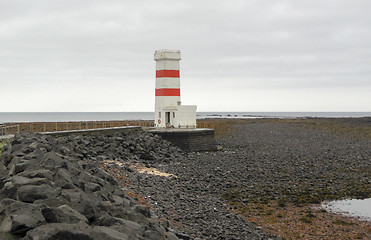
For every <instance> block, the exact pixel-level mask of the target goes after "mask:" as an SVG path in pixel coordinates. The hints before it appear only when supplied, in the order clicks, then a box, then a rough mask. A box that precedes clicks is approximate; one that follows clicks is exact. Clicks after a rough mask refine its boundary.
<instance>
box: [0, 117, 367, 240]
mask: <svg viewBox="0 0 371 240" xmlns="http://www.w3.org/2000/svg"><path fill="white" fill-rule="evenodd" d="M357 121H358V123H357ZM350 122H352V121H351V120H350ZM355 123H356V125H357V124H359V120H356V121H355ZM362 124H364V125H363V126H366V128H367V129H368V130H370V129H369V128H371V127H370V126H371V125H370V121H369V119H365V120H364V121H362ZM221 129H223V132H221V131H217V132H218V134H219V138H218V142H219V144H220V145H221V146H223V150H222V151H216V152H204V153H184V152H182V151H181V150H179V149H178V148H176V147H174V146H172V145H171V144H170V143H169V142H166V141H163V140H162V139H160V138H159V137H157V136H153V135H152V134H150V133H146V132H139V133H134V134H122V133H118V134H115V135H113V136H68V137H51V136H42V135H22V136H17V137H16V138H15V139H13V140H12V142H11V143H10V144H8V145H7V146H6V147H5V148H4V151H3V153H2V156H1V157H0V162H1V164H0V173H1V176H2V178H1V181H0V182H1V185H0V187H1V188H0V189H1V190H0V200H1V201H0V220H1V225H0V231H1V232H2V233H0V236H2V239H21V238H22V239H51V238H53V237H54V238H56V239H58V238H57V237H61V236H63V237H64V238H63V239H281V237H279V236H278V235H280V234H277V233H273V234H272V233H269V232H270V231H267V229H262V227H261V226H260V225H259V224H256V223H253V222H251V221H248V220H247V217H246V216H247V215H246V214H247V211H248V210H249V206H250V204H262V205H264V204H270V203H272V202H274V203H277V205H278V206H279V207H280V208H281V209H282V210H283V211H289V209H288V208H286V206H287V205H296V206H305V205H307V204H311V203H318V202H321V201H323V200H326V199H328V200H329V199H339V198H345V197H358V198H366V197H371V170H370V168H371V141H370V139H368V138H357V137H354V136H349V135H344V134H338V133H336V132H332V131H328V130H323V128H317V127H313V126H312V124H310V125H303V124H301V122H300V124H297V122H295V121H290V122H284V121H278V120H277V121H275V120H269V121H264V120H254V121H232V124H229V125H226V126H223V128H221ZM271 214H273V215H274V214H275V212H274V211H273V212H272V213H271ZM30 216H32V217H30ZM277 219H278V218H276V220H277ZM278 221H279V219H278ZM308 227H311V226H310V225H308ZM366 230H367V229H366ZM1 234H2V235H1ZM274 235H276V236H274ZM36 236H37V237H40V236H41V237H40V238H37V237H36ZM71 236H72V237H71ZM368 236H369V235H368ZM313 239H314V238H313ZM361 239H362V238H361ZM364 239H367V235H366V238H364Z"/></svg>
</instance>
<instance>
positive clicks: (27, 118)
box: [0, 112, 371, 123]
mask: <svg viewBox="0 0 371 240" xmlns="http://www.w3.org/2000/svg"><path fill="white" fill-rule="evenodd" d="M299 117H321V118H340V117H354V118H359V117H371V112H197V119H205V118H299ZM113 120H116V121H120V120H154V114H153V112H0V123H7V122H69V121H113Z"/></svg>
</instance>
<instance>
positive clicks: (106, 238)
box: [91, 226, 129, 240]
mask: <svg viewBox="0 0 371 240" xmlns="http://www.w3.org/2000/svg"><path fill="white" fill-rule="evenodd" d="M91 236H94V240H126V239H129V237H128V235H126V234H125V233H122V232H119V231H116V230H114V229H112V228H109V227H104V226H95V227H93V229H92V231H91Z"/></svg>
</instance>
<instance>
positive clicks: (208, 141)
mask: <svg viewBox="0 0 371 240" xmlns="http://www.w3.org/2000/svg"><path fill="white" fill-rule="evenodd" d="M176 130H177V131H166V130H164V131H161V130H156V129H154V130H150V132H151V133H153V134H157V135H159V136H161V137H162V138H163V139H165V140H167V141H169V142H171V143H173V144H174V145H176V146H178V147H179V148H181V149H183V150H184V151H194V152H198V151H200V152H202V151H215V150H217V144H216V141H215V132H214V130H213V129H194V130H191V129H190V130H179V129H176Z"/></svg>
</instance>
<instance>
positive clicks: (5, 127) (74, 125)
mask: <svg viewBox="0 0 371 240" xmlns="http://www.w3.org/2000/svg"><path fill="white" fill-rule="evenodd" d="M125 126H140V127H154V122H153V121H152V120H127V121H81V122H28V123H17V124H15V123H5V124H0V136H4V135H13V134H20V133H36V132H57V131H69V130H83V129H97V128H113V127H125ZM192 127H194V126H192ZM213 127H214V124H212V123H211V122H209V121H208V122H204V121H197V128H213Z"/></svg>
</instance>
